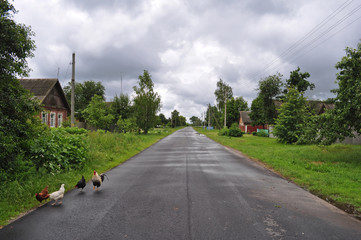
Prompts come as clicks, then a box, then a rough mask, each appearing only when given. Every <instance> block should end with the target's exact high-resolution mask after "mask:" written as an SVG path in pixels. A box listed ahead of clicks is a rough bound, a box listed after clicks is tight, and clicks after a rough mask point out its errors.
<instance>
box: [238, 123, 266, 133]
mask: <svg viewBox="0 0 361 240" xmlns="http://www.w3.org/2000/svg"><path fill="white" fill-rule="evenodd" d="M240 129H241V130H242V131H243V132H246V129H247V132H246V133H252V132H257V129H267V125H264V126H263V125H259V126H252V125H244V126H240Z"/></svg>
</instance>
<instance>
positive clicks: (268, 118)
mask: <svg viewBox="0 0 361 240" xmlns="http://www.w3.org/2000/svg"><path fill="white" fill-rule="evenodd" d="M258 86H259V87H258V90H259V93H258V97H257V98H256V99H254V100H253V102H252V106H251V109H252V112H251V114H250V117H251V119H252V124H253V125H254V126H255V125H264V124H273V123H274V121H275V119H276V117H277V111H276V107H275V105H274V102H273V98H274V97H276V96H278V95H279V94H280V93H281V87H282V75H281V74H279V73H277V74H275V75H271V76H268V77H266V78H265V79H263V80H261V81H260V82H259V83H258Z"/></svg>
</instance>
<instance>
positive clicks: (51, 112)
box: [19, 78, 70, 127]
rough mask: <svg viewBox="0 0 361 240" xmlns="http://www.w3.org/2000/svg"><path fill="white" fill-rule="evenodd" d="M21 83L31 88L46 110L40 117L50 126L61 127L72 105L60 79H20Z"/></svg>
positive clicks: (26, 87) (28, 88)
mask: <svg viewBox="0 0 361 240" xmlns="http://www.w3.org/2000/svg"><path fill="white" fill-rule="evenodd" d="M19 81H20V84H21V85H22V86H23V87H24V88H25V89H27V90H29V91H30V92H31V93H32V94H34V97H36V98H37V99H38V100H39V101H40V103H41V104H42V106H43V108H44V110H43V111H42V112H40V113H39V118H40V119H41V121H42V122H43V123H45V124H47V125H48V126H49V127H60V126H61V124H62V123H63V122H64V121H66V120H67V119H68V112H70V106H69V104H68V101H67V100H66V97H65V94H64V92H63V89H62V88H61V86H60V83H59V81H58V79H56V78H50V79H19Z"/></svg>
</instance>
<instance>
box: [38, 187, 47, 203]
mask: <svg viewBox="0 0 361 240" xmlns="http://www.w3.org/2000/svg"><path fill="white" fill-rule="evenodd" d="M35 197H36V200H38V201H39V202H41V201H43V200H45V199H48V198H49V194H48V186H46V187H45V188H44V189H43V190H41V192H40V193H35Z"/></svg>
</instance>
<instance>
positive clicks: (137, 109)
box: [133, 70, 160, 134]
mask: <svg viewBox="0 0 361 240" xmlns="http://www.w3.org/2000/svg"><path fill="white" fill-rule="evenodd" d="M138 84H139V87H136V86H134V87H133V89H134V91H135V94H136V96H135V98H134V114H135V117H136V121H137V125H138V127H139V128H140V129H142V130H143V131H144V133H145V134H147V133H148V131H149V129H150V128H152V127H154V126H155V124H156V119H157V118H156V114H157V112H158V111H159V110H160V96H159V94H158V93H156V92H154V90H153V87H154V84H153V81H152V79H151V76H150V75H149V73H148V71H147V70H144V73H143V75H140V76H139V81H138Z"/></svg>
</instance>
